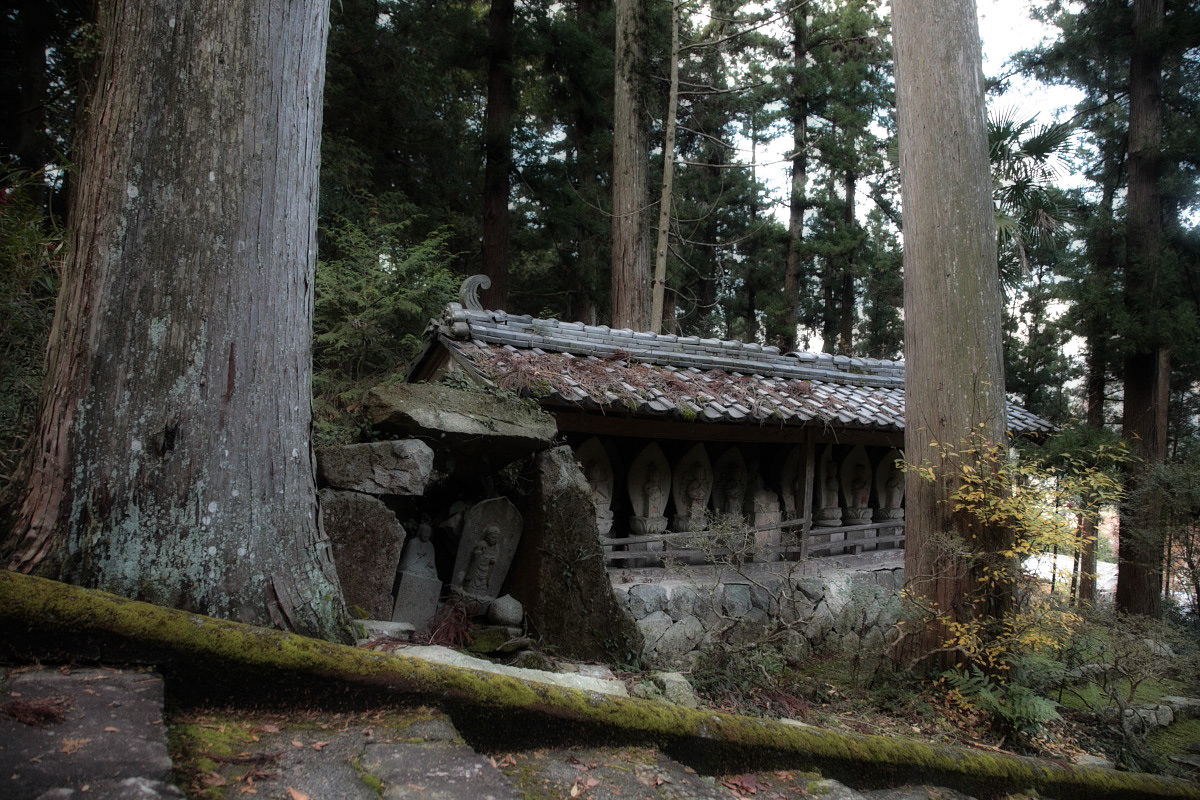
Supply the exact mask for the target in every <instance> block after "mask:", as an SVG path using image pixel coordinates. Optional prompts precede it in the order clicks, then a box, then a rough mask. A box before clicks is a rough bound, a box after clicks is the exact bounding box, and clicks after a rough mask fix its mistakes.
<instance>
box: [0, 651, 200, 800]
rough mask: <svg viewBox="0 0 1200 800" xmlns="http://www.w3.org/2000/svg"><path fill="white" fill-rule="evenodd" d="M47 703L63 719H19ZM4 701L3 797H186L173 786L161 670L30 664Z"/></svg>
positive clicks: (1, 696) (2, 693)
mask: <svg viewBox="0 0 1200 800" xmlns="http://www.w3.org/2000/svg"><path fill="white" fill-rule="evenodd" d="M47 702H51V703H54V704H56V705H57V706H58V707H59V708H61V709H62V710H63V711H64V712H65V714H64V717H63V719H61V721H54V720H52V719H49V720H46V721H45V722H44V724H41V725H37V724H27V723H23V722H20V721H18V720H19V719H20V718H24V717H25V715H26V714H28V713H30V712H31V711H32V710H34V709H36V708H38V707H39V705H41V704H45V703H47ZM0 703H3V704H4V705H3V713H0V797H4V798H6V799H7V800H26V798H29V800H32V799H33V798H38V797H47V798H67V797H75V796H77V795H78V796H83V797H88V798H100V797H112V798H118V797H119V798H141V797H145V798H154V797H182V796H183V795H182V794H181V793H180V792H179V791H178V790H177V789H176V788H175V787H174V786H173V784H172V776H171V758H170V756H169V755H168V754H167V735H166V729H165V727H164V725H163V720H162V704H163V682H162V679H161V678H159V677H158V676H157V675H154V674H151V673H144V672H130V671H123V670H109V669H81V670H71V671H65V672H64V671H59V670H49V669H31V670H28V671H24V672H18V673H15V674H10V675H9V676H8V678H7V680H5V681H4V682H3V688H2V690H0ZM14 715H15V717H14ZM84 787H87V789H86V791H85V789H84ZM47 793H48V794H47Z"/></svg>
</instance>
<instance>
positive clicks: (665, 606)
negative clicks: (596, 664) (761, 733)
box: [613, 552, 904, 676]
mask: <svg viewBox="0 0 1200 800" xmlns="http://www.w3.org/2000/svg"><path fill="white" fill-rule="evenodd" d="M847 562H850V563H847ZM685 569H686V568H685ZM654 573H657V574H654ZM903 585H904V567H903V553H902V552H901V553H900V554H899V555H891V556H884V557H879V558H866V557H862V558H858V559H845V560H837V559H829V560H825V559H822V560H821V561H820V562H815V561H810V562H805V563H801V564H791V565H787V566H786V567H784V566H783V565H770V564H761V565H760V564H750V565H746V566H744V567H741V568H739V569H737V570H734V569H730V568H726V569H716V568H712V567H697V568H693V569H686V571H685V570H674V571H665V570H653V571H651V570H625V571H621V572H617V573H614V574H613V592H614V593H615V594H616V597H617V600H618V602H619V604H620V605H621V606H622V607H623V608H624V609H625V610H626V612H627V613H628V614H629V615H630V616H631V617H632V618H633V619H634V621H635V622H636V623H637V626H638V628H640V629H641V631H642V636H643V637H644V639H645V646H644V649H643V652H642V656H643V658H644V659H645V660H646V661H647V662H649V663H650V664H651V665H653V666H656V667H659V668H666V669H678V670H683V671H687V670H691V669H693V668H694V667H695V666H696V664H697V661H698V659H699V658H700V655H701V653H702V652H703V651H704V650H705V649H706V648H709V647H712V646H714V645H717V644H723V645H732V646H739V645H741V646H744V645H749V644H752V643H755V642H764V641H766V642H771V643H774V644H777V645H778V646H779V647H780V648H781V650H782V651H783V653H784V655H785V656H787V657H788V658H795V659H801V658H806V657H809V656H811V655H813V654H814V653H842V654H845V655H848V656H851V657H854V658H855V663H856V664H858V665H859V667H858V668H859V670H860V674H862V675H864V676H865V675H870V674H871V673H872V672H874V670H875V668H876V666H878V664H879V661H880V659H882V658H883V657H884V656H885V654H886V652H887V642H888V632H889V631H890V630H891V629H892V628H893V626H894V625H895V624H896V622H897V621H898V620H899V613H900V601H899V593H900V589H901V588H902V587H903Z"/></svg>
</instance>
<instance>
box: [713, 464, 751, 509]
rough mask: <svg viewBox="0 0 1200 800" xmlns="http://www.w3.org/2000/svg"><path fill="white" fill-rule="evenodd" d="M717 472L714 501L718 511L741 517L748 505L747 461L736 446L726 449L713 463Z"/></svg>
mask: <svg viewBox="0 0 1200 800" xmlns="http://www.w3.org/2000/svg"><path fill="white" fill-rule="evenodd" d="M713 471H714V472H715V473H716V475H717V478H716V486H715V487H714V497H713V503H714V505H715V506H716V508H717V511H719V512H721V513H723V514H728V515H730V516H736V517H741V516H742V509H743V507H744V506H745V505H746V461H745V459H743V458H742V454H741V453H740V452H739V451H738V449H737V448H736V447H731V448H729V449H728V450H726V451H725V452H724V453H723V454H722V455H721V457H720V458H718V459H717V463H716V464H715V465H713Z"/></svg>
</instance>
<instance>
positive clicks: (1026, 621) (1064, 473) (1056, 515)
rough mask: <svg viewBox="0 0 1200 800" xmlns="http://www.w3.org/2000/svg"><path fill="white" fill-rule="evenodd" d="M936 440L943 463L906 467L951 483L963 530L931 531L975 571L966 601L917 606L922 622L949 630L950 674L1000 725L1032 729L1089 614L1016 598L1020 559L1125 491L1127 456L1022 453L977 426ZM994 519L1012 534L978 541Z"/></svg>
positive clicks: (1074, 539) (1103, 450)
mask: <svg viewBox="0 0 1200 800" xmlns="http://www.w3.org/2000/svg"><path fill="white" fill-rule="evenodd" d="M933 445H934V447H936V448H938V449H939V451H940V452H939V453H938V460H937V462H936V463H927V464H923V465H920V466H914V465H909V466H908V467H907V469H908V470H909V471H910V472H915V473H916V474H917V475H918V476H920V477H921V478H922V479H924V480H927V481H929V482H931V483H941V484H942V485H943V486H944V487H945V492H946V493H945V498H946V499H945V500H944V502H945V503H946V505H947V506H948V507H949V510H950V511H951V512H952V513H953V514H955V515H957V517H958V519H959V520H961V521H962V523H963V526H964V528H963V530H964V531H965V532H964V534H963V535H962V536H958V535H955V536H951V535H950V534H946V535H944V536H943V537H940V538H939V537H931V538H930V546H935V547H940V548H942V549H943V550H944V551H946V558H947V560H948V562H959V563H961V564H963V565H964V566H965V567H966V570H967V572H966V573H965V574H969V575H970V576H971V580H970V581H969V582H968V584H967V591H966V603H964V604H963V606H962V607H961V608H958V609H939V608H933V607H930V608H919V609H918V610H919V611H921V612H923V613H924V615H925V619H924V620H923V623H924V624H932V625H937V626H939V628H940V629H941V630H942V631H943V632H944V637H943V645H942V649H943V650H945V651H949V652H953V653H956V654H957V656H958V657H959V658H960V659H961V663H960V666H959V667H958V668H956V669H954V670H952V671H951V672H949V673H947V674H946V675H945V676H944V677H945V679H946V680H948V681H950V682H951V684H952V686H953V687H954V688H955V689H956V690H957V691H958V692H959V694H960V695H961V696H962V697H963V699H964V702H966V703H969V704H972V705H974V706H975V707H977V708H979V709H981V710H984V711H987V712H988V713H989V714H991V715H992V717H993V719H994V721H995V724H996V725H997V726H998V727H1000V728H1002V729H1005V730H1007V731H1010V732H1012V733H1014V734H1019V735H1025V734H1028V733H1029V732H1031V731H1033V730H1035V729H1036V728H1037V727H1038V726H1039V725H1040V724H1041V723H1043V722H1046V721H1049V720H1052V719H1055V718H1056V715H1055V713H1054V708H1053V703H1050V702H1049V701H1048V700H1045V699H1044V698H1043V697H1041V696H1039V693H1040V692H1043V691H1044V690H1045V689H1046V687H1048V686H1050V685H1051V684H1053V683H1055V682H1056V679H1057V676H1059V675H1060V674H1061V672H1062V669H1063V665H1062V663H1061V652H1060V650H1061V648H1062V643H1063V642H1065V641H1068V640H1069V639H1070V638H1071V637H1072V636H1074V635H1075V632H1076V631H1077V630H1078V629H1079V627H1080V626H1081V624H1082V620H1081V618H1080V617H1079V615H1078V614H1076V613H1075V612H1074V611H1072V610H1070V609H1067V608H1063V607H1061V606H1060V605H1058V604H1057V603H1056V602H1055V601H1054V598H1051V597H1047V596H1045V595H1042V594H1041V593H1040V592H1036V591H1035V592H1029V593H1027V596H1026V597H1025V598H1024V601H1023V602H1021V603H1018V602H1015V601H1016V600H1017V597H1016V592H1017V587H1018V586H1019V584H1020V581H1021V575H1020V566H1019V565H1020V563H1021V562H1022V561H1023V560H1024V559H1026V558H1028V557H1030V556H1032V555H1036V554H1039V553H1044V552H1048V551H1050V550H1052V549H1060V550H1064V551H1069V550H1070V549H1072V548H1074V547H1076V546H1078V545H1079V543H1080V542H1079V540H1080V535H1081V534H1080V529H1079V527H1078V526H1079V522H1080V520H1081V519H1083V518H1088V517H1090V518H1093V519H1094V518H1095V517H1096V516H1097V515H1098V514H1099V510H1100V508H1101V507H1102V506H1104V505H1108V504H1111V503H1113V502H1115V501H1116V500H1118V499H1119V498H1120V496H1121V484H1120V481H1119V480H1118V478H1117V472H1118V470H1119V467H1120V465H1121V464H1123V463H1125V462H1126V461H1127V460H1128V459H1129V456H1128V453H1127V451H1126V449H1125V448H1124V446H1123V445H1121V444H1120V443H1117V444H1109V443H1099V444H1096V445H1094V446H1093V447H1092V448H1091V449H1089V450H1085V451H1083V452H1080V453H1073V452H1071V451H1069V450H1066V449H1062V448H1058V447H1055V448H1051V449H1049V450H1048V451H1046V452H1045V453H1039V454H1036V455H1035V456H1030V455H1029V454H1026V455H1025V456H1024V457H1019V456H1017V455H1016V454H1015V453H1013V452H1011V451H1010V450H1009V448H1008V447H1006V446H1003V445H999V444H996V443H993V442H989V441H987V440H985V439H983V438H981V437H979V436H973V437H971V438H968V439H967V440H966V441H965V442H962V443H959V444H956V445H950V444H947V443H938V442H934V443H933ZM994 529H1000V530H1006V531H1008V532H1009V534H1010V535H1009V536H1008V537H1006V541H1007V544H1006V545H1004V546H1003V547H1002V548H1001V549H999V550H989V549H986V548H981V547H980V545H979V542H980V541H985V539H984V534H985V532H986V531H988V530H994ZM914 605H915V600H914ZM997 609H999V611H998V612H997ZM956 611H957V613H955V612H956Z"/></svg>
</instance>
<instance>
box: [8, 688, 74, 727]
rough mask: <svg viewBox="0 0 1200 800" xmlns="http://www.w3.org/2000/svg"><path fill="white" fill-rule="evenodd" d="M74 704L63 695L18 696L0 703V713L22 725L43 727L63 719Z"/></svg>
mask: <svg viewBox="0 0 1200 800" xmlns="http://www.w3.org/2000/svg"><path fill="white" fill-rule="evenodd" d="M74 706H75V701H73V700H72V699H71V698H70V697H66V696H65V695H54V696H52V697H35V698H32V699H29V700H26V699H24V698H18V699H14V700H6V701H5V702H3V703H0V714H3V715H4V716H6V717H12V718H13V719H15V720H16V721H17V722H20V723H21V724H22V725H32V726H33V727H35V728H44V727H46V726H47V725H54V724H56V723H59V722H62V721H63V720H65V719H66V718H67V712H68V711H70V710H71V709H72V708H74Z"/></svg>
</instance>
